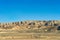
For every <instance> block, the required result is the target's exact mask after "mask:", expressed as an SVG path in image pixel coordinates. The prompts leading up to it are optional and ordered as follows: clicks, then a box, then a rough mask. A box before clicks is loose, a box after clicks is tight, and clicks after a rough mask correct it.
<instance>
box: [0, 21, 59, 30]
mask: <svg viewBox="0 0 60 40" xmlns="http://www.w3.org/2000/svg"><path fill="white" fill-rule="evenodd" d="M2 29H6V30H7V29H10V30H30V29H31V30H34V29H38V30H41V31H57V30H60V21H57V20H52V21H21V22H11V23H0V30H2Z"/></svg>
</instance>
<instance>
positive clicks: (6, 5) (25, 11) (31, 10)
mask: <svg viewBox="0 0 60 40" xmlns="http://www.w3.org/2000/svg"><path fill="white" fill-rule="evenodd" d="M21 20H60V0H0V22H12V21H21Z"/></svg>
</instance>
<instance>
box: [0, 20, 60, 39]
mask: <svg viewBox="0 0 60 40" xmlns="http://www.w3.org/2000/svg"><path fill="white" fill-rule="evenodd" d="M0 39H1V40H60V21H59V20H49V21H45V20H43V21H40V20H32V21H31V20H28V21H20V22H9V23H0Z"/></svg>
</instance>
